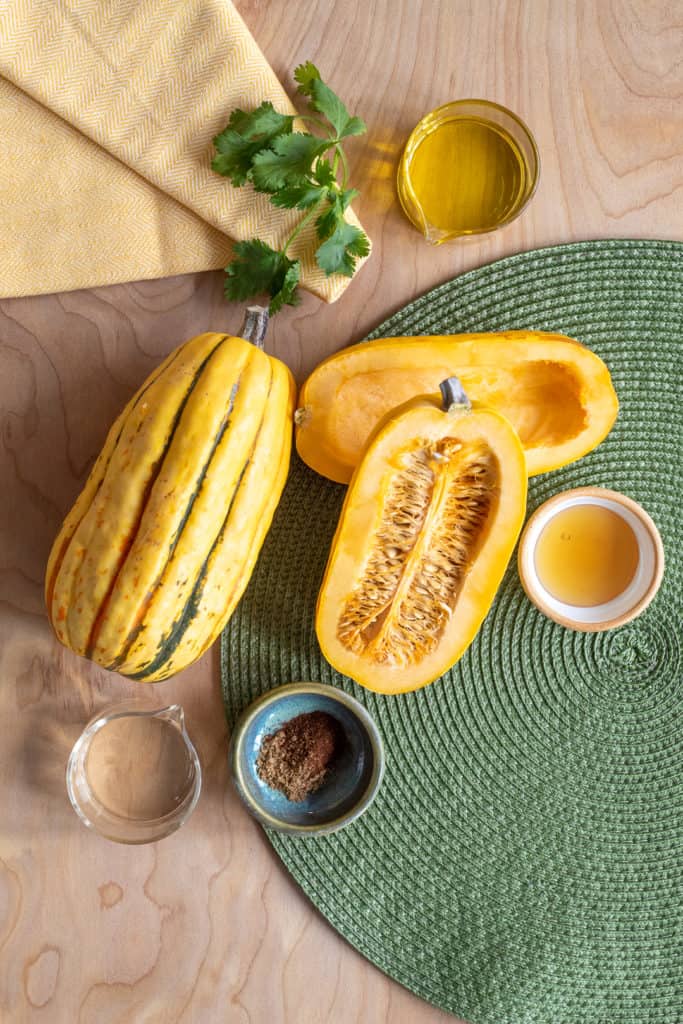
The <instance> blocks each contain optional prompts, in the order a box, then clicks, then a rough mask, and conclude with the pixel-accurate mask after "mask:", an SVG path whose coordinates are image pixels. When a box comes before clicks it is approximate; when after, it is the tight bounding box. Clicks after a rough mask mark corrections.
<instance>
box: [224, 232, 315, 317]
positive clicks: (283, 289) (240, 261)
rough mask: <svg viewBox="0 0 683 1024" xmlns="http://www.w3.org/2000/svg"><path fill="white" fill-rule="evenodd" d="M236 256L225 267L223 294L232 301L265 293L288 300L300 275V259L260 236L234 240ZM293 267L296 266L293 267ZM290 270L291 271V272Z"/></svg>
mask: <svg viewBox="0 0 683 1024" xmlns="http://www.w3.org/2000/svg"><path fill="white" fill-rule="evenodd" d="M234 253H235V259H233V260H232V262H231V263H228V265H227V267H226V268H225V273H226V275H227V277H226V279H225V294H226V296H227V298H228V299H230V300H232V301H233V302H241V301H242V300H244V299H249V298H251V297H252V296H253V295H262V294H264V293H267V294H268V295H270V296H271V299H272V300H273V301H276V300H277V302H279V305H278V306H277V308H278V309H280V308H281V307H282V305H283V303H285V302H287V303H290V304H291V301H292V297H293V294H294V290H295V289H296V282H297V281H298V279H299V269H298V268H299V262H298V260H296V261H293V260H290V259H288V257H287V256H286V255H285V254H284V253H283V252H278V251H277V250H276V249H271V247H270V246H269V245H266V243H265V242H262V241H261V240H260V239H259V238H252V239H251V240H250V241H248V242H237V243H236V244H235V247H234ZM293 268H295V269H293ZM290 271H292V273H290Z"/></svg>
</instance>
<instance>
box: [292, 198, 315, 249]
mask: <svg viewBox="0 0 683 1024" xmlns="http://www.w3.org/2000/svg"><path fill="white" fill-rule="evenodd" d="M321 203H322V199H318V201H317V202H316V203H315V204H314V205H313V206H312V207H311V208H310V210H309V211H308V213H307V214H306V216H305V217H302V219H301V220H300V221H299V223H298V224H297V226H296V227H295V228H294V230H293V231H292V233H291V235H290V236H289V238H288V239H287V241H286V242H285V244H284V246H283V247H282V253H283V255H285V254H286V253H287V250H288V249H289V247H290V245H291V244H292V242H293V241H294V239H295V238H296V237H297V235H298V234H299V233H300V232H301V231H303V229H304V228H305V227H306V225H307V224H309V223H310V222H311V220H313V217H314V215H315V214H316V213H317V212H318V207H319V206H320V204H321Z"/></svg>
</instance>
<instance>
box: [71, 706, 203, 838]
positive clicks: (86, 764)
mask: <svg viewBox="0 0 683 1024" xmlns="http://www.w3.org/2000/svg"><path fill="white" fill-rule="evenodd" d="M201 784H202V770H201V765H200V762H199V757H198V756H197V751H196V750H195V748H194V746H193V744H192V742H191V740H190V737H189V736H188V734H187V730H186V728H185V716H184V714H183V709H182V708H181V706H180V705H179V704H170V705H167V706H166V707H161V708H158V707H150V705H149V703H148V702H146V701H144V700H130V701H124V702H122V703H120V704H115V705H113V706H110V707H108V708H105V709H104V710H103V711H101V712H99V713H98V714H97V715H95V717H94V718H92V719H91V720H90V721H89V722H88V724H87V725H86V727H85V729H84V730H83V732H82V733H81V735H80V737H79V738H78V740H77V741H76V743H75V745H74V747H73V750H72V751H71V756H70V757H69V763H68V765H67V770H66V786H67V791H68V793H69V799H70V800H71V803H72V805H73V808H74V810H75V811H76V813H77V814H78V816H79V818H80V819H81V821H82V822H83V824H84V825H87V826H88V828H92V829H94V830H95V831H96V832H99V833H100V835H102V836H105V837H106V838H107V839H111V840H113V841H115V842H118V843H152V842H156V841H157V840H159V839H163V838H164V837H165V836H168V835H170V834H171V833H172V832H175V831H176V829H179V828H180V826H181V825H183V824H184V823H185V822H186V821H187V819H188V818H189V816H190V815H191V814H192V811H193V810H194V808H195V806H196V804H197V800H198V799H199V793H200V791H201Z"/></svg>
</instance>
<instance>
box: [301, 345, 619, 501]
mask: <svg viewBox="0 0 683 1024" xmlns="http://www.w3.org/2000/svg"><path fill="white" fill-rule="evenodd" d="M451 375H455V376H457V377H458V378H459V380H460V381H461V382H462V386H463V388H464V389H465V391H466V392H467V394H468V395H469V396H470V398H471V399H472V400H473V401H477V402H480V403H482V404H483V405H486V406H488V407H489V408H492V409H496V410H497V411H498V412H501V413H502V414H503V415H504V416H505V417H507V419H509V421H510V423H512V425H513V427H514V428H515V430H516V431H517V433H518V434H519V437H520V440H521V442H522V444H523V446H524V450H525V453H526V462H527V471H528V474H529V476H533V475H534V474H536V473H545V472H547V471H548V470H551V469H558V468H559V467H560V466H564V465H565V464H566V463H568V462H573V461H574V460H575V459H579V458H581V456H582V455H585V454H586V453H587V452H589V451H591V450H592V449H593V448H595V447H596V445H598V444H599V443H600V442H601V441H602V440H603V438H604V437H605V436H606V435H607V433H608V432H609V430H610V429H611V427H612V424H613V423H614V421H615V419H616V416H617V411H618V402H617V396H616V394H615V391H614V388H613V387H612V381H611V378H610V375H609V370H608V369H607V367H606V366H605V364H604V363H603V362H602V360H601V359H600V358H599V357H598V356H596V355H595V353H593V352H591V351H590V349H587V348H585V347H584V346H583V345H581V344H579V342H577V341H574V340H573V339H572V338H567V337H565V336H564V335H561V334H546V333H542V332H538V331H507V332H505V333H502V334H459V335H458V334H456V335H451V336H433V337H425V338H379V339H378V340H377V341H367V342H363V343H362V344H360V345H351V346H350V347H349V348H345V349H342V350H341V351H340V352H337V353H336V354H335V355H333V356H330V358H329V359H326V360H325V361H324V362H322V363H321V364H320V365H319V366H318V367H317V368H316V369H315V370H314V371H313V373H312V374H311V375H310V377H309V378H308V380H307V381H306V382H305V384H304V386H303V388H302V389H301V392H300V395H299V408H298V409H297V412H296V415H295V422H296V425H297V430H296V446H297V450H298V452H299V455H300V456H301V458H302V459H303V460H304V462H305V463H306V464H307V465H309V466H310V467H311V469H314V470H316V472H318V473H320V474H322V476H326V477H328V478H329V479H330V480H336V481H337V482H338V483H348V482H349V480H350V479H351V475H352V473H353V470H354V468H355V466H356V465H357V464H358V462H359V461H360V458H361V455H362V453H363V450H364V448H365V445H366V444H367V441H368V438H369V436H370V434H371V433H372V431H373V430H374V428H375V427H376V426H377V423H378V422H379V421H380V420H381V419H382V418H383V417H384V416H386V415H387V414H388V413H389V412H391V410H392V409H394V408H396V407H397V406H399V405H401V404H402V403H404V402H406V401H408V400H409V399H410V398H413V397H415V396H416V395H421V394H429V393H431V392H435V391H436V390H437V388H438V386H439V382H440V381H442V380H443V379H444V378H446V377H449V376H451Z"/></svg>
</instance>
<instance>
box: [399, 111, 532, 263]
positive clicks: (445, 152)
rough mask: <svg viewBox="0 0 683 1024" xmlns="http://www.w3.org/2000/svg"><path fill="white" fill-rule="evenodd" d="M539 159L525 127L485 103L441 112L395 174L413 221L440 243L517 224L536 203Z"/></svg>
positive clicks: (425, 124) (420, 128)
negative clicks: (532, 202)
mask: <svg viewBox="0 0 683 1024" xmlns="http://www.w3.org/2000/svg"><path fill="white" fill-rule="evenodd" d="M537 176H538V155H537V152H536V147H535V144H534V141H533V139H532V137H531V135H530V134H529V131H528V129H527V128H526V127H525V125H524V124H522V122H521V121H520V120H519V118H517V117H516V116H515V115H514V114H512V113H511V112H510V111H508V110H506V109H505V108H504V107H500V106H499V105H498V104H495V103H489V102H488V101H485V100H461V101H459V102H456V103H449V104H446V105H445V106H443V107H439V108H437V110H434V111H432V113H431V114H428V115H427V116H426V117H424V118H423V119H422V121H420V123H419V124H418V125H417V127H416V128H415V130H414V131H413V133H412V134H411V136H410V138H409V140H408V142H407V144H406V147H405V151H404V154H403V158H402V160H401V164H400V166H399V171H398V193H399V198H400V200H401V204H402V206H403V208H404V210H405V212H406V214H407V215H408V217H409V218H410V220H411V221H412V222H413V224H415V226H416V227H417V228H419V229H420V230H421V231H422V232H423V234H424V235H425V237H426V238H427V240H428V241H430V242H433V243H435V244H438V243H440V242H444V241H447V240H448V239H449V238H456V237H458V236H460V235H468V234H478V233H480V232H485V231H491V230H492V229H493V228H496V227H499V226H500V225H502V224H505V223H507V222H508V221H509V220H512V218H513V217H515V216H516V215H517V214H518V213H520V212H521V210H522V208H523V207H524V205H525V204H526V202H527V201H528V199H529V198H530V197H531V195H532V193H533V191H534V188H535V185H536V179H537Z"/></svg>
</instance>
